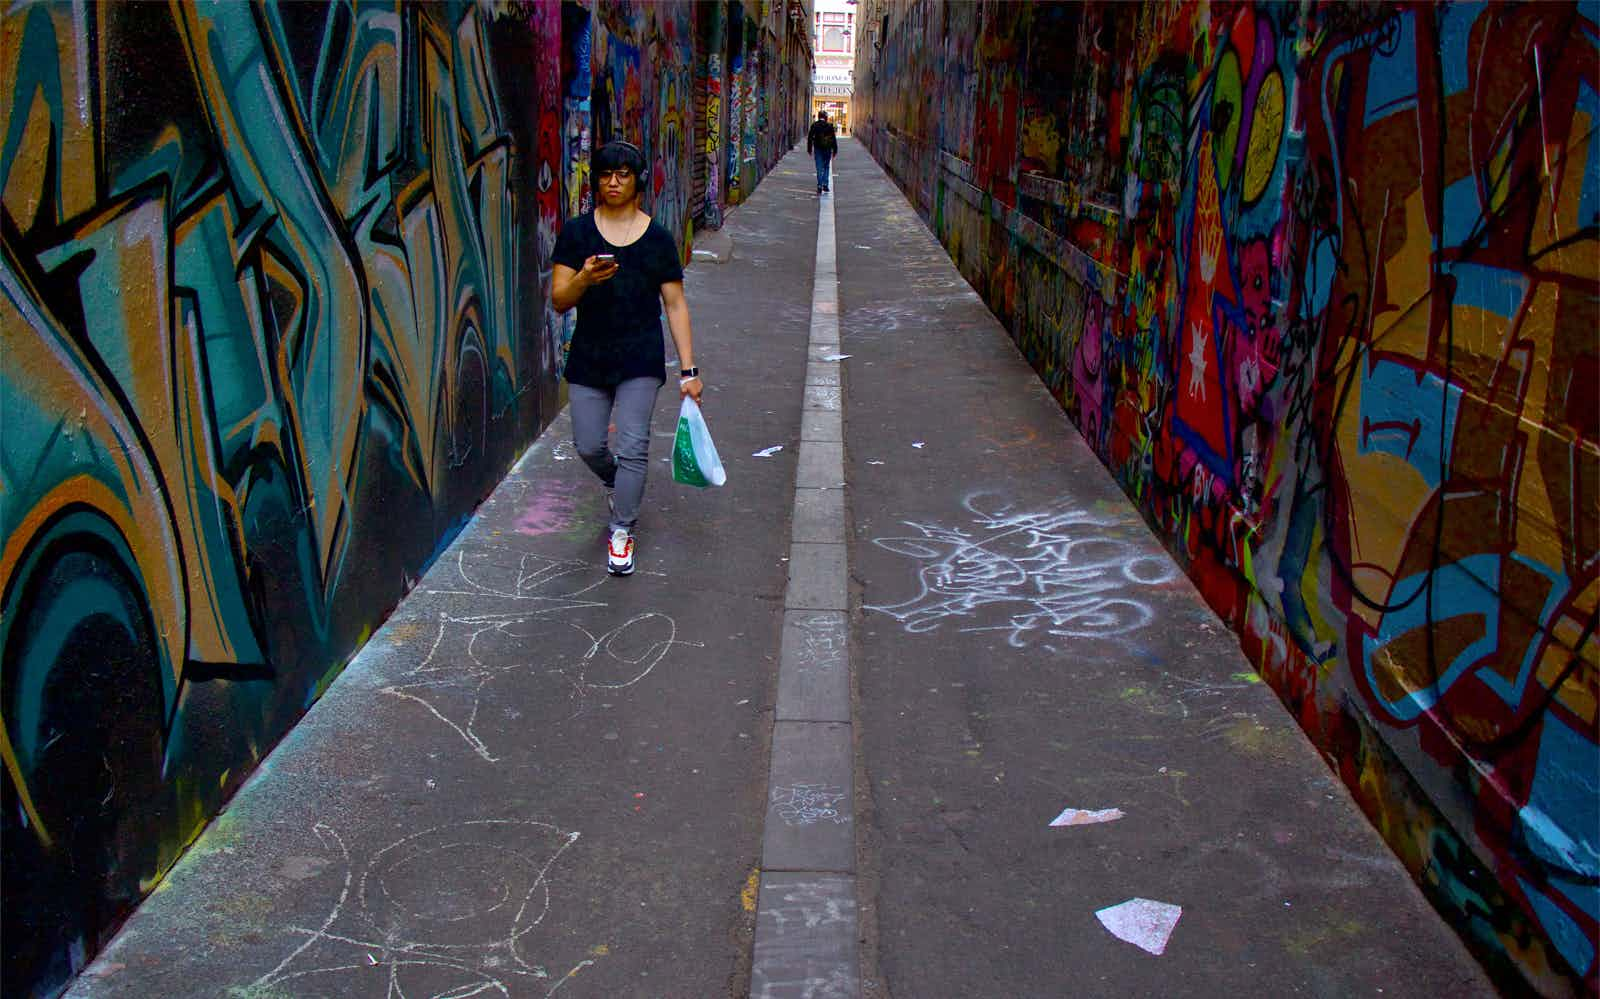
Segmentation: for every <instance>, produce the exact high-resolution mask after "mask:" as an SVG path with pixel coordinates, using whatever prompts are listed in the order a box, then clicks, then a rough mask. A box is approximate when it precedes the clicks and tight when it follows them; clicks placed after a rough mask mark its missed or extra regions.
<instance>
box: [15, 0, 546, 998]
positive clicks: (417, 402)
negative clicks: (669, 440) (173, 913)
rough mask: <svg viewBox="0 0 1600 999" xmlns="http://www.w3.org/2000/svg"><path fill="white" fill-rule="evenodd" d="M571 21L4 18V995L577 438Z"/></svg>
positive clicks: (358, 15)
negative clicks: (556, 310)
mask: <svg viewBox="0 0 1600 999" xmlns="http://www.w3.org/2000/svg"><path fill="white" fill-rule="evenodd" d="M548 28H549V25H548V24H544V25H543V26H542V27H541V24H540V23H539V22H535V21H530V20H529V19H527V18H522V17H515V18H513V17H506V16H497V15H496V14H494V13H492V12H491V10H490V9H489V8H487V7H483V6H478V5H473V4H451V5H432V4H430V5H426V6H422V5H419V6H416V7H405V8H397V7H394V6H390V7H387V8H384V7H375V6H370V5H361V6H356V5H351V4H332V5H323V4H314V5H313V4H287V5H283V6H267V7H262V8H252V7H248V6H244V5H226V4H224V5H219V6H215V7H212V6H206V7H200V6H190V5H174V6H172V7H170V8H169V7H166V6H156V5H114V4H113V5H88V6H83V5H79V6H68V5H65V4H60V5H54V4H53V5H43V4H40V5H33V6H28V7H24V8H22V9H21V10H18V11H14V12H7V14H6V16H5V20H4V28H3V36H4V45H3V46H0V60H3V61H0V79H3V81H4V89H3V95H4V101H5V105H6V108H7V111H8V114H7V115H6V118H5V120H6V122H7V123H8V124H7V127H6V129H5V131H4V134H3V137H0V141H3V143H4V146H3V155H0V162H3V164H4V166H3V167H0V170H3V179H0V188H3V192H4V202H3V205H4V213H3V226H4V228H3V232H0V237H3V238H0V248H3V256H0V282H3V283H4V295H3V296H0V337H3V340H0V352H3V355H4V357H5V364H4V366H3V368H0V407H3V409H0V423H3V426H4V434H3V435H0V505H3V515H0V521H3V524H4V547H3V549H0V552H3V553H0V587H3V600H4V610H3V616H0V648H3V650H4V660H3V662H4V667H3V673H0V680H3V702H0V703H3V711H4V720H5V724H4V730H3V732H4V740H3V742H0V749H3V751H4V763H5V777H4V805H3V813H4V816H3V822H4V839H5V855H4V856H5V859H4V865H5V877H4V882H5V888H4V891H5V920H6V934H5V951H6V953H5V982H4V989H3V991H5V992H6V993H7V994H9V995H21V994H25V993H26V992H27V991H28V990H29V989H30V988H32V987H33V986H34V985H36V984H41V983H44V984H48V983H49V982H52V981H55V982H58V981H60V980H62V979H64V978H65V977H66V976H67V975H69V974H71V973H72V972H73V971H74V970H75V967H76V966H77V965H79V964H81V963H82V961H83V960H84V957H85V955H86V954H88V953H92V952H93V950H94V949H95V948H96V947H97V945H98V934H99V933H100V932H101V931H102V930H103V929H104V927H105V926H106V925H107V924H108V922H109V921H110V920H112V919H113V918H115V917H116V915H117V914H118V912H119V911H121V910H123V909H124V908H125V907H126V906H127V905H128V904H130V903H131V902H133V901H134V900H136V899H137V898H138V897H139V896H140V895H141V894H142V893H143V891H145V890H148V888H149V886H150V885H151V884H152V883H153V880H154V878H155V877H156V876H157V875H159V874H160V873H161V872H162V871H163V870H164V869H165V868H166V867H167V866H169V865H170V864H171V862H172V861H173V859H175V857H176V855H177V853H178V851H179V850H180V849H181V848H182V846H183V845H184V844H185V843H186V842H188V841H189V839H190V838H192V836H193V835H194V834H195V833H196V832H197V831H198V829H199V827H200V825H201V824H203V822H204V820H205V818H206V817H207V816H208V815H210V814H211V813H212V812H213V811H214V810H215V808H216V807H217V806H218V804H219V803H220V802H221V801H222V800H223V799H224V798H225V796H226V795H227V794H228V793H230V792H231V790H232V789H233V787H235V786H236V785H237V784H238V783H239V782H240V780H241V779H242V777H243V775H244V774H245V773H246V772H247V771H248V769H249V766H250V764H251V763H252V762H253V761H254V760H256V759H259V758H260V756H261V755H262V754H263V753H265V751H266V750H267V749H268V748H269V747H270V746H271V744H272V742H273V741H274V740H275V739H276V738H277V737H278V736H279V735H280V734H281V733H282V732H283V731H284V730H285V729H286V728H287V727H288V726H289V725H290V724H292V723H293V721H294V720H295V719H296V718H297V717H298V716H299V715H300V713H301V712H302V711H304V709H305V708H306V706H307V705H308V704H309V703H310V701H312V700H313V699H314V698H315V697H316V696H317V695H318V694H319V693H320V692H321V690H322V689H323V688H324V687H325V686H326V684H327V683H328V682H329V681H330V680H331V677H332V675H333V674H334V673H336V672H337V671H338V669H339V668H340V667H341V666H342V664H343V662H344V661H345V659H346V658H347V657H348V655H349V654H350V652H351V651H352V650H353V649H354V648H355V647H356V646H357V645H358V644H359V643H360V642H361V641H362V640H363V638H364V636H365V635H366V634H367V633H368V632H369V631H370V629H371V628H372V627H373V626H374V624H375V623H376V622H377V621H379V620H381V619H382V617H383V616H384V615H385V614H386V613H387V611H388V609H389V608H390V607H392V606H393V604H394V603H395V602H396V600H398V599H399V597H400V596H401V595H402V594H403V593H404V592H405V590H406V589H407V588H408V587H409V585H410V583H411V581H413V580H414V578H415V576H416V575H417V574H418V573H419V572H420V571H421V569H422V567H424V566H425V565H426V564H427V563H428V562H429V561H430V560H431V558H432V556H433V554H434V552H435V551H437V550H438V548H439V547H440V546H441V545H442V544H443V542H444V541H445V540H447V539H448V538H449V537H450V536H451V534H452V533H453V532H454V530H455V529H456V528H457V527H458V526H459V524H460V523H461V522H462V521H463V519H464V518H465V517H466V516H467V515H468V514H469V513H470V511H471V510H472V508H473V507H474V506H475V505H476V503H477V501H478V500H479V499H480V498H481V497H482V496H483V495H484V494H485V493H486V492H487V490H488V489H489V488H490V487H492V485H493V484H494V483H495V482H496V481H497V480H498V479H499V478H500V476H501V475H502V474H503V473H504V471H505V469H506V468H507V467H508V465H509V463H510V462H511V460H512V459H513V458H514V457H515V454H516V453H517V451H518V450H519V448H520V446H521V445H523V444H525V443H526V442H527V441H529V440H531V439H532V438H533V437H534V436H535V435H536V434H537V433H538V431H539V430H540V429H541V427H542V426H543V424H544V423H545V422H548V420H549V419H550V418H551V417H553V415H554V403H555V400H556V392H555V384H554V381H553V378H552V369H551V367H550V362H551V359H552V358H553V357H554V356H555V353H554V351H555V348H556V347H557V346H558V344H557V343H555V342H553V341H552V334H551V330H550V328H549V325H548V324H547V322H546V319H545V317H544V305H543V302H544V295H543V289H542V285H541V284H540V283H538V282H537V279H536V277H535V276H534V275H536V273H537V272H536V269H535V268H530V267H526V266H525V264H526V263H527V261H526V260H525V255H526V254H530V253H533V252H535V248H536V247H537V246H539V245H541V242H545V243H547V242H548V241H549V240H551V239H553V235H554V226H555V219H554V211H553V209H554V208H555V207H556V204H555V203H554V202H553V201H551V200H550V199H549V197H548V192H549V191H551V190H552V189H553V183H552V179H551V171H552V170H554V169H556V168H557V167H556V163H555V160H556V156H557V152H556V150H557V149H558V142H557V136H558V129H559V125H558V123H557V122H556V121H554V120H538V119H536V118H532V117H525V116H521V115H515V114H512V113H511V112H512V111H514V110H516V109H519V108H523V107H530V106H532V107H536V106H538V105H539V103H540V102H541V95H542V94H544V93H545V92H546V91H545V88H548V87H549V86H551V82H552V80H553V61H552V62H551V64H550V65H547V64H546V62H547V61H546V60H543V59H536V58H534V57H535V55H536V54H537V53H539V52H541V51H544V49H543V48H542V47H541V46H539V45H537V44H536V42H537V38H538V32H539V31H540V30H548ZM550 51H554V50H553V49H552V50H550ZM524 275H528V276H527V277H524ZM397 525H406V526H407V528H408V529H407V530H404V531H397V530H396V526H397ZM406 538H409V539H410V540H397V539H406Z"/></svg>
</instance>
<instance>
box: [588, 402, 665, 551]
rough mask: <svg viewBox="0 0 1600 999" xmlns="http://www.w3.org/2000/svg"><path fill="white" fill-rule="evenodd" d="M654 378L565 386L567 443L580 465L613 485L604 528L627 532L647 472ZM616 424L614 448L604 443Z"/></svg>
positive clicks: (633, 521) (635, 516)
mask: <svg viewBox="0 0 1600 999" xmlns="http://www.w3.org/2000/svg"><path fill="white" fill-rule="evenodd" d="M660 391H661V379H659V378H629V379H628V380H627V381H625V382H623V383H622V384H621V385H618V386H617V387H616V388H614V389H600V388H591V387H590V386H588V385H573V384H571V383H570V382H569V383H568V384H567V398H568V400H569V405H570V406H571V409H572V446H573V447H575V448H577V449H578V456H579V457H580V458H582V459H583V462H584V464H586V465H588V466H589V468H590V469H591V470H592V471H593V472H594V474H595V475H598V476H599V477H600V481H601V482H604V483H605V484H606V487H607V488H608V489H611V488H614V489H615V490H616V493H615V494H614V495H613V497H612V500H613V509H612V513H611V523H610V529H611V530H613V531H615V530H617V529H618V528H623V529H625V530H628V531H631V530H633V526H634V525H635V524H637V523H638V522H639V504H640V501H642V500H643V499H644V480H645V474H646V473H647V472H649V470H650V414H651V413H653V412H654V411H655V408H656V393H657V392H660ZM612 423H615V424H616V425H617V448H616V450H615V451H613V450H612V449H611V448H610V447H609V446H607V440H606V438H607V436H608V434H607V429H608V428H609V426H610V425H611V424H612Z"/></svg>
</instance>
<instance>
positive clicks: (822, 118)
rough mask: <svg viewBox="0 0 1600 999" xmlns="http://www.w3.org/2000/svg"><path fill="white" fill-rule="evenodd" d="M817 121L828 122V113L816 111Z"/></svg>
mask: <svg viewBox="0 0 1600 999" xmlns="http://www.w3.org/2000/svg"><path fill="white" fill-rule="evenodd" d="M817 120H818V121H827V120H828V112H826V111H818V112H817Z"/></svg>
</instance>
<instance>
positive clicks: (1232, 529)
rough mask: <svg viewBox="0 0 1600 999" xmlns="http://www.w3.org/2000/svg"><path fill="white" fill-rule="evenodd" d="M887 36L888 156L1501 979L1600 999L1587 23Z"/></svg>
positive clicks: (1341, 21)
mask: <svg viewBox="0 0 1600 999" xmlns="http://www.w3.org/2000/svg"><path fill="white" fill-rule="evenodd" d="M890 14H891V31H890V34H889V37H888V39H887V40H886V43H885V46H884V49H883V51H882V52H881V53H877V54H876V60H877V62H876V67H874V64H873V57H874V54H873V53H872V52H871V50H870V49H867V50H864V51H863V54H862V57H861V60H860V61H859V62H858V67H857V79H858V81H875V82H873V84H872V85H871V86H864V85H862V84H861V83H858V86H857V93H856V115H855V121H856V123H857V128H858V130H859V131H860V132H861V133H862V138H863V139H864V141H865V142H866V144H867V145H868V146H869V148H871V149H872V150H873V152H874V154H875V155H876V156H877V157H878V158H879V159H880V160H881V161H882V162H883V163H884V164H885V165H886V166H887V167H888V168H889V169H890V171H891V174H892V175H894V176H895V177H896V178H897V180H898V182H899V183H900V184H901V185H902V186H903V187H904V188H905V189H906V190H907V192H908V195H909V196H911V197H912V199H913V200H914V201H917V202H918V203H919V204H920V205H921V207H922V208H923V211H924V212H925V214H927V216H928V217H929V219H930V221H931V222H932V223H933V225H934V228H935V231H936V233H938V235H939V236H940V238H941V239H942V240H943V241H944V243H945V245H946V246H947V247H948V248H949V250H950V253H951V255H952V257H954V258H955V260H956V261H957V263H958V264H959V265H960V266H961V268H962V272H963V273H964V274H965V275H967V277H968V279H969V280H971V281H972V282H973V283H974V285H975V286H976V287H977V288H978V289H979V290H980V291H981V292H982V293H983V294H984V295H985V297H986V299H987V300H988V301H989V302H990V304H991V306H992V307H993V309H994V310H995V312H996V313H997V314H998V315H999V316H1000V317H1001V318H1002V319H1003V320H1004V321H1005V322H1006V323H1007V324H1008V326H1009V327H1010V329H1011V331H1012V335H1013V336H1014V337H1015V339H1016V340H1017V343H1018V345H1019V347H1020V348H1021V349H1022V350H1023V352H1024V354H1025V355H1026V356H1027V357H1028V359H1029V360H1030V362H1031V363H1032V364H1033V365H1034V367H1035V368H1036V369H1037V370H1038V372H1039V374H1040V376H1041V378H1042V379H1043V380H1044V382H1045V383H1046V384H1047V385H1048V386H1049V388H1050V390H1051V392H1052V393H1053V394H1054V395H1055V397H1056V398H1057V399H1058V400H1059V401H1060V402H1061V404H1062V406H1063V407H1064V408H1065V409H1066V410H1067V412H1068V413H1069V414H1070V415H1071V416H1072V418H1073V420H1074V421H1075V423H1076V424H1077V426H1078V427H1079V429H1080V430H1081V431H1082V433H1083V435H1084V436H1085V438H1086V439H1087V440H1088V441H1089V442H1090V444H1091V445H1092V446H1093V447H1094V448H1095V450H1096V451H1097V452H1098V453H1099V455H1100V456H1101V458H1102V460H1103V461H1104V462H1105V463H1106V464H1107V466H1108V467H1109V468H1110V470H1111V471H1112V472H1113V474H1115V475H1116V477H1117V478H1118V480H1119V481H1120V482H1121V483H1122V484H1123V486H1124V488H1125V489H1126V490H1127V491H1128V492H1129V493H1130V495H1132V496H1133V497H1135V498H1136V499H1137V500H1138V502H1139V503H1140V505H1141V507H1142V508H1143V510H1144V512H1145V514H1146V516H1147V517H1148V518H1149V519H1150V520H1151V522H1152V524H1153V525H1154V526H1155V527H1156V528H1157V529H1158V530H1159V531H1160V533H1161V534H1162V536H1163V537H1164V538H1165V539H1166V540H1167V542H1168V545H1169V546H1170V547H1171V548H1172V549H1173V551H1174V552H1175V554H1177V555H1178V556H1179V558H1180V560H1181V561H1182V563H1183V564H1184V565H1185V567H1186V568H1187V570H1188V572H1189V574H1190V576H1191V577H1192V578H1193V579H1194V580H1195V582H1196V583H1197V584H1198V585H1199V587H1200V589H1201V590H1202V592H1203V593H1204V594H1205V596H1206V598H1207V600H1208V601H1209V602H1210V603H1211V605H1212V606H1213V607H1214V608H1215V609H1216V610H1217V612H1218V613H1219V614H1220V615H1221V616H1222V617H1223V618H1224V619H1225V620H1226V621H1228V622H1229V623H1230V624H1231V625H1232V626H1233V627H1234V628H1235V630H1237V631H1238V632H1239V634H1240V640H1241V643H1242V645H1243V646H1244V648H1245V650H1246V652H1247V653H1248V654H1249V655H1250V656H1251V657H1252V658H1253V659H1255V661H1256V662H1257V663H1258V664H1259V668H1260V670H1261V672H1262V674H1263V675H1264V676H1265V677H1266V678H1267V679H1268V680H1269V681H1270V682H1271V683H1272V684H1273V685H1274V687H1275V688H1276V689H1277V690H1278V692H1279V694H1280V695H1281V696H1282V697H1283V699H1284V700H1285V702H1286V703H1287V704H1288V705H1289V706H1290V707H1291V709H1292V710H1294V711H1295V712H1296V713H1297V715H1298V717H1299V718H1300V720H1301V722H1302V724H1303V725H1304V726H1305V728H1306V729H1307V731H1308V732H1309V733H1310V735H1311V736H1312V737H1313V739H1314V740H1315V741H1316V743H1317V744H1318V745H1319V746H1320V747H1321V748H1322V749H1323V750H1324V752H1325V753H1327V755H1328V756H1329V758H1330V759H1331V761H1332V762H1333V763H1334V765H1335V766H1336V767H1337V768H1338V769H1339V771H1340V773H1341V775H1342V776H1343V777H1344V779H1345V781H1346V782H1347V783H1348V784H1349V786H1350V787H1351V789H1352V791H1353V792H1354V793H1355V794H1356V795H1357V797H1358V799H1359V800H1360V801H1361V803H1362V805H1363V807H1364V808H1365V809H1366V810H1367V812H1368V814H1369V815H1370V816H1371V817H1372V819H1373V821H1374V822H1375V823H1376V824H1377V825H1378V827H1379V828H1380V829H1381V831H1382V832H1383V833H1384V835H1385V836H1386V837H1387V838H1388V840H1389V842H1390V843H1391V845H1392V846H1393V847H1394V848H1395V849H1396V851H1397V852H1398V853H1399V854H1400V855H1401V856H1402V857H1403V859H1404V860H1405V861H1406V862H1407V864H1408V865H1409V866H1410V867H1411V869H1412V870H1413V871H1414V872H1415V873H1416V874H1417V876H1418V878H1419V880H1420V881H1421V883H1422V884H1423V887H1424V889H1425V890H1426V891H1427V892H1428V893H1429V895H1430V896H1431V897H1432V898H1433V899H1434V901H1435V903H1436V904H1437V905H1438V906H1439V907H1440V909H1441V910H1443V911H1444V912H1445V913H1446V914H1447V916H1448V917H1449V918H1451V919H1452V920H1453V921H1454V922H1455V924H1456V925H1457V926H1458V928H1459V929H1460V930H1461V932H1462V934H1463V936H1464V937H1465V938H1466V939H1467V940H1468V941H1469V943H1471V944H1472V945H1473V947H1474V949H1475V951H1476V952H1477V953H1478V954H1479V956H1480V957H1482V958H1483V959H1484V960H1485V962H1486V963H1487V964H1488V966H1489V967H1490V969H1491V971H1493V972H1495V973H1496V974H1497V975H1499V976H1500V977H1501V980H1502V981H1505V982H1511V981H1515V980H1516V978H1517V977H1518V976H1521V977H1523V978H1526V979H1527V980H1529V981H1532V982H1534V983H1537V984H1538V985H1539V986H1540V987H1541V988H1547V989H1549V988H1553V989H1557V990H1560V989H1564V988H1566V987H1567V986H1566V984H1563V983H1573V982H1581V983H1582V984H1581V985H1580V986H1579V987H1580V988H1584V989H1587V990H1588V991H1590V992H1593V991H1594V990H1595V989H1596V983H1597V978H1596V974H1597V972H1596V952H1595V947H1596V940H1597V938H1600V927H1597V919H1600V747H1597V742H1600V721H1597V700H1600V651H1597V647H1600V641H1597V639H1596V637H1595V634H1594V632H1595V627H1596V616H1597V605H1600V502H1597V499H1600V337H1597V334H1596V330H1597V329H1600V131H1597V130H1596V124H1597V118H1600V97H1597V93H1596V86H1597V84H1596V81H1597V78H1600V59H1597V56H1600V29H1597V25H1596V22H1595V20H1594V16H1593V10H1592V8H1583V7H1580V6H1577V5H1573V4H1567V3H1550V4H1536V5H1527V6H1523V5H1511V4H1501V3H1461V4H1451V5H1447V6H1446V5H1407V4H1364V5H1359V6H1358V5H1351V4H1345V3H1327V4H1323V3H1314V4H1311V5H1309V6H1307V7H1304V8H1302V6H1301V5H1299V4H1292V5H1278V4H1255V5H1251V4H1244V5H1227V6H1222V5H1206V4H1189V3H1185V4H1167V3H1146V4H1142V5H1138V6H1134V5H1121V4H1109V3H1107V4H1087V5H1076V4H1074V5H1054V4H1041V5H1036V6H1033V7H1028V8H1023V7H1020V6H1018V5H1011V4H1004V3H994V2H991V3H985V4H982V5H980V6H978V7H976V8H973V7H969V6H968V5H965V4H956V3H949V4H945V3H938V2H932V0H920V2H917V3H903V2H902V3H895V4H892V5H891V7H890ZM974 22H976V23H974ZM969 38H971V39H975V40H976V41H975V43H974V42H969V41H967V39H969ZM1063 50H1067V51H1073V52H1075V53H1076V58H1075V59H1073V60H1064V59H1061V58H1060V57H1059V53H1060V52H1061V51H1063ZM874 70H875V72H876V75H875V76H873V73H874ZM969 81H970V82H969ZM941 87H942V88H943V92H944V94H945V96H944V100H943V106H942V108H938V109H934V108H932V107H931V106H930V105H929V103H928V102H929V100H930V98H931V97H932V95H933V94H935V93H936V92H938V91H939V89H940V88H941ZM969 94H970V96H969ZM929 189H931V191H932V193H931V194H930V195H928V196H926V197H924V196H922V195H921V194H920V192H921V191H924V190H929Z"/></svg>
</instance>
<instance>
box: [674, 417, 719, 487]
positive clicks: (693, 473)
mask: <svg viewBox="0 0 1600 999" xmlns="http://www.w3.org/2000/svg"><path fill="white" fill-rule="evenodd" d="M672 479H673V481H674V482H681V483H683V484H684V485H686V486H707V485H710V483H709V482H707V481H706V476H705V473H704V472H702V471H701V470H700V462H699V461H697V460H696V459H695V456H694V438H693V435H691V434H690V432H689V421H688V420H686V419H682V418H680V419H679V420H678V435H677V438H676V439H675V440H674V441H673V442H672Z"/></svg>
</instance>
